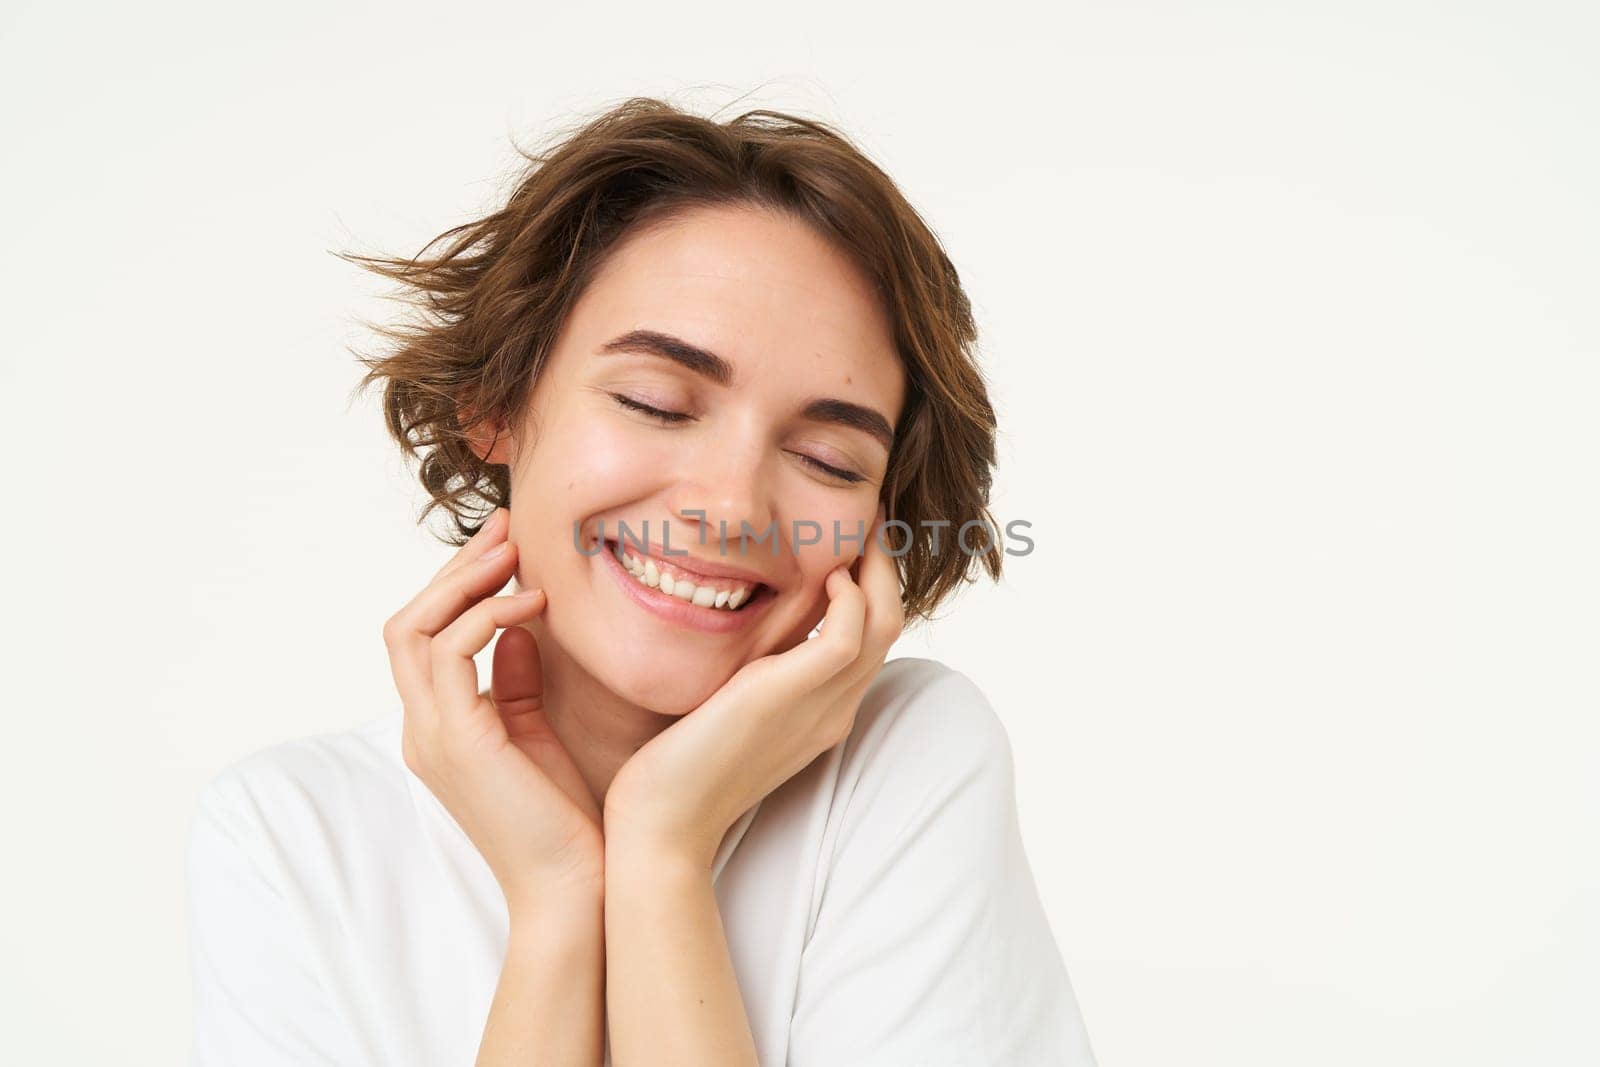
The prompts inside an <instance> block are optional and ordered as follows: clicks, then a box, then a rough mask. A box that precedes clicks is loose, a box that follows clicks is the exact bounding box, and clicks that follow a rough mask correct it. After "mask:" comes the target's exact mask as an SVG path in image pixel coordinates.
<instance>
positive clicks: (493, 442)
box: [461, 408, 511, 464]
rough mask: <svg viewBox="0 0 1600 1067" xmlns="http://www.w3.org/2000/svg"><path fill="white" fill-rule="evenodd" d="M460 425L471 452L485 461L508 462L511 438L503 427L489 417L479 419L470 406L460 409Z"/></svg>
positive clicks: (509, 460)
mask: <svg viewBox="0 0 1600 1067" xmlns="http://www.w3.org/2000/svg"><path fill="white" fill-rule="evenodd" d="M461 425H462V426H464V427H466V434H467V440H468V442H469V443H470V444H471V446H472V451H473V453H474V454H475V455H476V456H477V457H478V458H479V459H481V460H483V461H484V462H485V463H507V464H508V463H510V462H511V439H510V436H509V435H508V434H507V433H506V432H505V428H504V427H502V426H501V425H500V424H499V423H498V422H495V421H493V420H490V419H479V418H477V416H476V415H475V414H474V412H473V410H472V409H471V408H463V409H462V411H461Z"/></svg>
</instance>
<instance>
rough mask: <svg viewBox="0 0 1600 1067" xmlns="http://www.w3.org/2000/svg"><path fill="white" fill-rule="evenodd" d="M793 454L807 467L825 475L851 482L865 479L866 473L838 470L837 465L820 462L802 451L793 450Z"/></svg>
mask: <svg viewBox="0 0 1600 1067" xmlns="http://www.w3.org/2000/svg"><path fill="white" fill-rule="evenodd" d="M793 455H795V456H796V457H798V458H799V459H800V461H801V462H802V463H804V464H806V465H807V466H809V467H811V468H813V469H815V470H819V471H821V472H822V473H823V474H826V475H828V476H830V477H833V478H839V479H842V480H843V481H847V482H851V483H854V482H864V481H866V475H863V474H857V473H855V472H854V471H847V470H840V469H839V468H838V467H835V466H833V465H831V464H828V463H824V462H822V460H820V459H817V458H816V457H815V456H808V455H806V454H805V453H804V452H795V453H793Z"/></svg>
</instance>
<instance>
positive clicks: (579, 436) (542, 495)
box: [517, 411, 659, 537]
mask: <svg viewBox="0 0 1600 1067" xmlns="http://www.w3.org/2000/svg"><path fill="white" fill-rule="evenodd" d="M652 456H653V454H652V452H651V450H650V449H649V448H647V447H646V446H645V443H644V442H643V441H642V440H641V439H640V436H639V435H638V434H637V433H629V432H628V429H627V428H626V427H621V426H618V425H616V423H615V421H614V420H609V419H605V418H603V417H601V416H600V415H599V413H596V412H594V411H581V412H578V411H575V412H574V414H573V416H572V417H569V418H566V419H561V420H556V421H554V422H552V423H550V424H548V425H547V426H546V427H545V430H544V433H543V434H542V435H541V436H540V438H539V440H538V443H537V444H536V445H535V447H534V451H533V455H532V456H531V457H530V461H529V464H528V466H527V468H526V469H525V471H524V472H523V474H522V476H521V477H520V478H519V479H518V482H517V489H518V491H520V492H521V493H523V494H524V496H525V497H526V498H528V499H534V500H539V501H541V502H542V504H541V509H540V510H541V511H547V512H548V513H551V514H552V515H558V516H559V517H560V518H562V519H563V521H565V522H566V523H567V525H568V527H569V531H568V536H569V537H570V526H571V523H572V521H573V520H574V519H583V518H587V517H588V515H589V514H590V513H592V512H593V511H596V510H600V509H603V508H607V507H611V506H613V505H615V504H618V503H622V502H624V501H625V500H626V499H628V497H627V494H628V493H629V492H630V491H632V490H634V489H635V488H637V487H638V486H640V485H642V484H644V483H645V482H647V481H648V480H649V479H650V477H651V472H652V470H653V469H654V468H655V466H657V464H656V463H652V462H651V459H652ZM654 458H655V459H656V460H657V461H659V456H655V457H654Z"/></svg>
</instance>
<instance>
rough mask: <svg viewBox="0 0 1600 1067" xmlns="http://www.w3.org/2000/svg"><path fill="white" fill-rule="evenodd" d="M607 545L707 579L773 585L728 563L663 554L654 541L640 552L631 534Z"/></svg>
mask: <svg viewBox="0 0 1600 1067" xmlns="http://www.w3.org/2000/svg"><path fill="white" fill-rule="evenodd" d="M606 543H607V544H608V545H610V544H619V543H620V544H621V545H622V550H623V551H624V552H626V553H628V554H629V555H631V556H636V557H637V556H646V557H648V558H650V559H653V560H655V561H656V562H657V563H666V564H669V565H671V566H673V567H677V568H678V569H679V570H685V571H690V572H691V573H694V574H702V575H704V576H705V577H707V578H729V579H732V580H733V581H736V582H748V583H750V584H751V585H770V584H771V583H770V582H768V581H767V580H766V579H765V578H763V577H762V576H761V575H759V574H757V573H756V572H755V571H749V570H745V569H744V568H742V567H730V566H728V565H727V564H726V563H714V562H712V561H711V560H708V559H703V558H701V557H699V556H696V555H692V554H680V553H679V552H678V551H674V552H672V553H670V554H668V553H666V552H663V551H662V550H661V546H659V545H657V544H656V543H655V542H654V541H646V542H645V548H644V550H643V551H640V549H639V547H638V545H637V544H636V543H635V542H634V539H633V535H632V534H631V533H630V534H629V536H628V539H627V541H619V539H618V538H616V537H611V536H608V537H607V538H606ZM729 543H730V544H733V543H735V542H732V541H730V542H729Z"/></svg>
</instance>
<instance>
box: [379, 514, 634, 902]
mask: <svg viewBox="0 0 1600 1067" xmlns="http://www.w3.org/2000/svg"><path fill="white" fill-rule="evenodd" d="M509 523H510V517H509V515H508V514H507V512H506V510H505V509H504V508H497V509H495V511H494V513H493V514H492V515H491V516H490V517H489V519H488V520H487V521H486V522H485V524H484V526H483V528H482V529H480V530H479V531H478V533H477V534H476V535H475V536H474V537H473V538H472V540H470V541H468V542H467V543H466V544H465V545H463V546H461V548H460V549H459V550H458V551H457V552H456V554H455V555H454V556H453V557H452V558H451V560H450V562H448V563H447V564H445V566H444V567H443V568H441V569H440V571H439V572H438V573H437V574H435V575H434V577H433V580H432V581H431V582H429V583H428V585H427V586H426V587H425V588H424V589H423V590H422V591H421V592H420V593H418V594H417V595H416V596H415V597H413V598H412V599H411V601H410V602H409V603H407V604H406V606H405V607H403V608H401V609H400V610H399V611H398V612H396V613H395V614H394V616H392V617H391V618H390V619H389V620H388V622H386V623H385V624H384V627H383V640H384V644H385V645H386V646H387V647H388V650H389V665H390V668H391V669H392V671H393V673H394V680H395V686H396V687H397V688H398V689H399V691H400V699H401V702H402V704H403V705H404V707H405V729H404V733H403V735H402V736H403V741H402V749H403V753H404V756H405V762H406V766H407V767H409V768H411V770H412V772H413V773H415V774H416V775H417V777H418V778H420V779H422V781H423V783H424V784H426V785H427V787H428V788H429V789H430V790H431V791H432V792H433V794H434V796H436V797H438V798H439V801H440V802H441V803H442V804H443V805H444V806H445V808H446V809H447V810H448V811H449V812H450V814H451V815H452V816H453V817H454V818H455V820H456V822H457V823H458V824H459V825H460V826H461V828H462V830H464V831H465V832H466V834H467V836H468V837H469V838H470V839H471V840H472V843H473V845H475V846H476V847H477V849H478V851H479V852H480V853H481V854H482V855H483V858H484V859H485V860H486V861H487V862H488V864H489V868H490V870H491V871H493V872H494V876H495V879H496V880H497V881H498V882H499V883H500V888H501V890H502V891H503V892H504V893H505V896H506V900H507V903H508V905H510V906H511V908H512V909H513V911H515V910H516V909H517V908H519V907H523V906H530V907H537V906H538V905H539V903H540V902H541V901H544V902H548V901H550V900H551V898H558V899H568V900H570V899H571V898H572V896H573V895H574V894H578V895H580V896H583V897H589V896H592V897H593V899H602V898H603V895H604V891H605V890H604V887H605V839H604V835H603V833H602V829H601V816H600V812H599V809H598V807H597V805H596V804H595V801H594V797H593V796H592V795H591V794H590V792H589V789H588V786H587V784H586V783H585V782H584V780H583V777H582V776H581V775H580V774H579V773H578V769H577V766H576V765H575V764H574V763H573V761H572V757H571V755H570V754H569V753H568V752H567V750H566V747H565V746H564V745H563V744H562V743H561V741H560V739H559V738H558V737H556V735H555V733H554V732H553V731H552V730H551V728H550V720H549V718H548V717H547V716H546V714H545V711H544V701H543V672H542V670H541V667H540V662H539V648H538V644H537V642H536V641H535V640H534V637H533V634H531V633H530V632H529V631H527V630H525V629H523V628H522V627H521V626H518V625H516V624H518V623H523V622H526V621H527V620H529V619H531V618H533V617H534V616H535V615H537V614H539V612H540V611H542V610H544V607H545V595H544V592H543V590H539V589H530V590H524V591H523V592H521V593H518V594H516V595H512V596H493V595H491V594H493V593H495V592H496V591H497V590H499V589H501V588H502V587H503V586H504V585H505V583H506V582H507V580H509V578H510V577H511V575H512V573H514V571H515V568H516V559H517V547H516V545H515V544H514V543H512V542H511V541H509V540H508V539H507V536H506V534H507V527H508V526H509ZM502 627H508V629H507V630H506V632H505V633H504V634H503V635H502V636H501V637H500V639H499V640H498V641H497V642H496V643H495V650H494V660H493V671H492V679H491V689H490V692H489V693H487V694H485V693H481V692H479V691H478V672H477V668H476V666H475V664H474V663H473V656H474V655H475V654H476V653H478V652H480V651H482V650H483V647H484V646H485V645H487V644H488V643H489V641H490V639H491V638H493V637H494V635H495V633H496V631H498V630H499V629H500V628H502Z"/></svg>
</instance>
